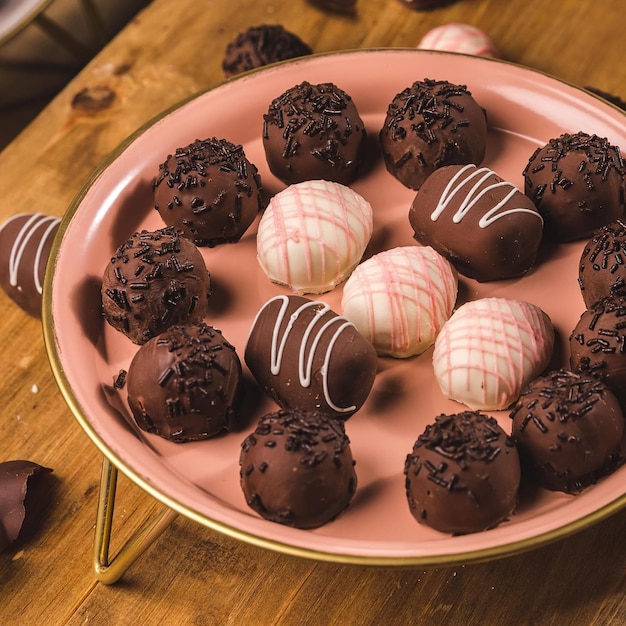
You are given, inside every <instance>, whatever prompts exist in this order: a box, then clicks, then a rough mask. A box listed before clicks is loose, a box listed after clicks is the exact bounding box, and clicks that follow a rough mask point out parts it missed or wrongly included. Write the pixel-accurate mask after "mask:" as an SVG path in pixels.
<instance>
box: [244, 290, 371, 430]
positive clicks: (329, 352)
mask: <svg viewBox="0 0 626 626" xmlns="http://www.w3.org/2000/svg"><path fill="white" fill-rule="evenodd" d="M245 361H246V364H247V365H248V367H249V368H250V372H251V373H252V375H253V376H254V377H255V378H256V380H257V382H258V383H259V385H260V386H261V387H262V388H263V389H264V391H265V392H266V393H268V394H269V395H270V396H271V397H272V398H273V399H274V400H275V401H276V402H277V403H278V405H279V406H280V407H281V408H283V409H305V410H311V411H313V410H319V411H323V412H325V413H328V414H329V415H330V416H332V417H336V418H339V419H348V418H349V417H350V416H351V415H353V414H354V413H355V412H356V411H358V410H359V409H360V408H361V406H362V405H363V403H364V402H365V400H366V399H367V397H368V395H369V393H370V391H371V389H372V385H373V384H374V379H375V377H376V369H377V362H378V360H377V356H376V350H375V349H374V346H373V345H372V344H371V343H370V342H369V341H367V340H366V339H365V338H364V337H362V336H361V335H360V334H359V332H358V331H357V330H356V328H355V327H354V325H353V324H352V323H351V322H349V321H348V320H347V319H346V318H345V317H341V316H339V315H337V314H336V313H335V312H334V311H332V310H331V309H330V307H329V306H328V305H327V304H325V303H323V302H315V301H313V300H309V299H308V298H304V297H302V296H296V295H292V296H276V297H275V298H272V299H270V300H268V301H267V302H266V303H265V304H264V305H263V307H262V308H261V309H260V311H259V312H258V313H257V316H256V318H255V320H254V322H253V324H252V328H251V330H250V335H249V337H248V343H247V345H246V350H245Z"/></svg>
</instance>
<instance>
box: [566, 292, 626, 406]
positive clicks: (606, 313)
mask: <svg viewBox="0 0 626 626" xmlns="http://www.w3.org/2000/svg"><path fill="white" fill-rule="evenodd" d="M569 346H570V367H571V368H572V369H573V370H578V371H582V372H584V373H586V374H593V375H594V376H597V377H600V378H601V380H602V381H603V382H604V383H605V384H606V385H607V386H608V387H609V389H611V391H613V393H614V394H615V395H616V396H617V398H618V400H620V403H621V405H622V407H624V406H626V404H624V402H625V401H626V297H623V296H613V297H611V296H608V297H606V298H602V300H598V301H597V302H596V303H595V304H593V305H592V306H591V307H590V308H589V309H587V310H586V311H585V312H584V313H583V314H582V315H581V316H580V319H579V320H578V323H577V324H576V326H575V328H574V330H573V331H572V333H571V335H570V338H569Z"/></svg>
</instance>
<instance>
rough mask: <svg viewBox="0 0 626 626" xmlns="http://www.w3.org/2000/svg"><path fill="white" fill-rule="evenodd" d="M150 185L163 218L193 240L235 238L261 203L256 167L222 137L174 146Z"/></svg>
mask: <svg viewBox="0 0 626 626" xmlns="http://www.w3.org/2000/svg"><path fill="white" fill-rule="evenodd" d="M153 187H154V202H155V204H154V206H155V208H156V209H157V211H158V212H159V214H160V215H161V217H162V218H163V221H164V222H165V223H166V224H167V225H168V226H173V227H175V228H176V229H177V230H178V231H179V232H181V233H182V234H183V235H184V236H185V237H187V238H188V239H191V240H192V241H193V242H194V243H195V244H196V245H197V246H214V245H217V244H220V243H233V242H237V241H239V239H240V238H241V236H242V235H243V234H244V232H245V231H246V230H247V229H248V227H249V226H250V224H252V222H253V221H254V218H255V217H256V216H257V214H258V212H259V210H260V209H262V208H263V201H262V198H261V177H260V176H259V174H258V170H257V168H256V167H255V166H254V165H253V164H252V163H250V161H248V159H247V158H246V155H245V153H244V150H243V148H242V147H241V146H240V145H235V144H232V143H231V142H230V141H227V140H226V139H217V138H215V137H213V138H212V139H205V140H200V139H197V140H196V141H194V143H192V144H190V145H188V146H186V147H184V148H178V149H177V150H176V152H175V154H174V155H169V156H168V157H167V159H166V160H165V162H164V163H162V164H161V165H160V166H159V175H158V176H157V177H156V179H155V180H154V183H153Z"/></svg>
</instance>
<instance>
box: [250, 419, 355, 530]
mask: <svg viewBox="0 0 626 626" xmlns="http://www.w3.org/2000/svg"><path fill="white" fill-rule="evenodd" d="M239 465H240V468H241V469H240V476H241V488H242V490H243V493H244V496H245V498H246V502H247V503H248V506H250V507H251V508H252V509H254V510H255V511H256V512H257V513H259V515H261V516H262V517H264V518H266V519H268V520H270V521H272V522H278V523H279V524H285V525H287V526H294V527H296V528H317V527H318V526H322V525H323V524H326V523H327V522H329V521H331V520H332V519H334V518H335V517H337V516H338V515H339V514H340V513H341V512H342V511H343V510H344V509H346V508H347V507H348V505H349V504H350V501H351V500H352V496H353V495H354V493H355V491H356V485H357V477H356V472H355V470H354V460H353V458H352V452H351V450H350V441H349V439H348V437H347V435H346V433H345V430H344V426H343V422H341V421H338V420H333V419H331V418H329V417H328V416H327V415H325V414H324V413H318V412H315V411H301V410H291V411H278V412H276V413H270V414H268V415H265V416H263V417H262V418H261V419H260V420H259V423H258V424H257V427H256V428H255V430H254V432H253V433H251V434H250V435H248V436H247V437H246V439H245V440H244V442H243V443H242V446H241V454H240V459H239Z"/></svg>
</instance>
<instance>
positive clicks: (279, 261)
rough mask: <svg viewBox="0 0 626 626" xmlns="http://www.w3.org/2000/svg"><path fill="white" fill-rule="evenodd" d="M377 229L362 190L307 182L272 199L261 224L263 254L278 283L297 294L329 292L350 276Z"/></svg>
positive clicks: (264, 264) (263, 264)
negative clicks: (360, 192) (360, 191)
mask: <svg viewBox="0 0 626 626" xmlns="http://www.w3.org/2000/svg"><path fill="white" fill-rule="evenodd" d="M372 231H373V216H372V207H371V206H370V204H369V202H367V201H366V200H365V199H364V198H362V197H361V196H360V195H359V194H358V193H357V192H355V191H353V190H352V189H350V188H349V187H346V186H344V185H341V184H339V183H333V182H330V181H326V180H310V181H305V182H302V183H297V184H295V185H291V186H289V187H287V188H286V189H284V190H283V191H281V192H279V193H277V194H276V195H275V196H273V197H272V198H271V200H270V202H269V205H268V207H267V209H266V210H265V213H264V214H263V216H262V218H261V220H260V222H259V230H258V234H257V257H258V260H259V264H260V266H261V268H262V269H263V271H264V272H265V274H266V275H267V277H268V278H269V279H270V280H271V281H272V282H275V283H279V284H282V285H287V286H288V287H290V288H291V289H293V290H294V291H295V292H296V293H301V294H316V293H324V292H327V291H330V290H331V289H333V288H334V287H335V286H336V285H338V284H339V283H341V282H343V281H344V280H345V279H346V278H347V277H348V276H349V275H350V273H351V272H352V270H353V269H354V268H355V267H356V265H357V264H358V263H359V261H360V260H361V257H362V256H363V252H364V251H365V248H366V247H367V244H368V243H369V240H370V238H371V236H372Z"/></svg>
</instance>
